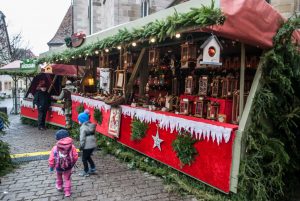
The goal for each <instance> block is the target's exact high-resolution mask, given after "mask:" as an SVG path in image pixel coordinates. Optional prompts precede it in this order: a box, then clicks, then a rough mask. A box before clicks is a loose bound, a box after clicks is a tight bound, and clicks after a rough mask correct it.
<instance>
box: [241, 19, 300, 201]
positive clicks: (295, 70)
mask: <svg viewBox="0 0 300 201" xmlns="http://www.w3.org/2000/svg"><path fill="white" fill-rule="evenodd" d="M299 28H300V18H299V17H297V18H293V19H289V20H288V21H287V22H286V23H284V24H283V26H282V27H281V28H280V29H279V31H278V33H277V35H276V36H275V37H274V48H273V49H272V50H270V51H269V52H267V53H266V54H265V56H264V58H263V61H264V62H263V66H262V70H263V73H262V79H261V88H260V89H259V91H258V92H257V94H256V96H255V98H254V102H253V110H252V113H251V115H252V116H251V117H252V121H251V124H250V126H249V129H248V130H247V132H246V155H245V157H244V160H243V161H242V164H241V167H240V175H241V176H240V180H239V187H238V189H239V192H238V194H237V195H236V200H241V199H242V198H247V199H248V200H262V201H263V200H273V201H276V200H291V198H290V197H289V196H290V195H291V191H292V190H294V189H295V188H296V186H297V185H296V184H297V182H298V184H299V181H300V178H299V175H300V171H299V168H300V166H299V164H300V146H299V145H300V139H299V133H300V128H299V125H300V54H299V46H296V45H295V44H293V42H292V40H291V37H292V33H293V31H294V30H297V29H299ZM297 133H298V137H297Z"/></svg>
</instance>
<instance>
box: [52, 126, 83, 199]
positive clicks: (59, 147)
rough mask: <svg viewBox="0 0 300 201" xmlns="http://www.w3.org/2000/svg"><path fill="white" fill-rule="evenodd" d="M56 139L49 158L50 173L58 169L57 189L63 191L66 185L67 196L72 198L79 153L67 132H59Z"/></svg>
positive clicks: (62, 130)
mask: <svg viewBox="0 0 300 201" xmlns="http://www.w3.org/2000/svg"><path fill="white" fill-rule="evenodd" d="M55 137H56V140H57V143H56V145H55V146H54V147H53V148H52V150H51V153H50V157H49V167H50V172H53V171H54V168H55V169H56V189H57V190H59V191H62V189H63V183H64V191H65V196H66V197H70V196H71V174H72V168H73V166H74V165H75V163H76V161H77V160H78V153H77V151H76V148H75V146H74V144H73V140H72V138H70V137H69V132H68V131H67V130H64V129H61V130H58V131H57V132H56V134H55ZM63 180H64V181H63Z"/></svg>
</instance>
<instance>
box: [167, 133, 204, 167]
mask: <svg viewBox="0 0 300 201" xmlns="http://www.w3.org/2000/svg"><path fill="white" fill-rule="evenodd" d="M196 141H197V140H195V139H193V138H192V137H191V135H190V133H188V132H183V133H180V134H178V135H177V138H176V140H174V141H173V142H172V147H173V149H174V151H175V152H176V155H177V157H178V158H179V160H180V162H181V164H180V166H181V168H182V167H183V166H184V165H191V164H192V162H193V161H194V159H195V156H196V155H197V154H198V151H197V150H196V148H195V147H194V144H195V143H196Z"/></svg>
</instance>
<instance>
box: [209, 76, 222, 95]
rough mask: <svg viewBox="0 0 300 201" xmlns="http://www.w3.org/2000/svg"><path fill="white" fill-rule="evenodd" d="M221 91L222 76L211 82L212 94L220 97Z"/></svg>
mask: <svg viewBox="0 0 300 201" xmlns="http://www.w3.org/2000/svg"><path fill="white" fill-rule="evenodd" d="M220 93H221V84H220V78H219V77H215V78H213V79H212V83H211V96H213V97H219V96H220Z"/></svg>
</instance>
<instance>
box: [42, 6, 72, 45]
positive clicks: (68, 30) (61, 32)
mask: <svg viewBox="0 0 300 201" xmlns="http://www.w3.org/2000/svg"><path fill="white" fill-rule="evenodd" d="M72 23H73V20H72V6H70V7H69V9H68V11H67V13H66V15H65V17H64V19H63V20H62V22H61V24H60V26H59V28H58V30H57V31H56V34H55V35H54V37H53V38H52V39H51V40H50V41H49V42H48V43H47V45H48V46H52V45H62V44H64V43H65V40H64V39H65V37H67V36H71V35H72Z"/></svg>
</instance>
